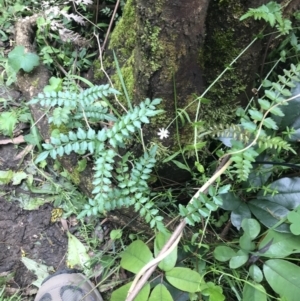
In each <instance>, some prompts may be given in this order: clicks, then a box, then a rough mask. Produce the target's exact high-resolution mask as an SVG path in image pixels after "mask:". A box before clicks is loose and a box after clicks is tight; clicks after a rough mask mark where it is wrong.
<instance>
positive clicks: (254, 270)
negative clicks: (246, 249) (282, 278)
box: [249, 264, 264, 282]
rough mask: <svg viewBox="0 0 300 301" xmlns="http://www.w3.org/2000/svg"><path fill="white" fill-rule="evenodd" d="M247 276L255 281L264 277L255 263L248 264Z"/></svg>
mask: <svg viewBox="0 0 300 301" xmlns="http://www.w3.org/2000/svg"><path fill="white" fill-rule="evenodd" d="M249 276H250V277H251V278H252V279H253V280H254V281H255V282H261V281H262V280H263V278H264V276H263V273H262V271H261V269H260V268H259V267H258V266H257V265H256V264H252V265H251V266H250V268H249Z"/></svg>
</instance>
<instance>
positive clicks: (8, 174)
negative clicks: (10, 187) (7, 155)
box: [0, 170, 14, 185]
mask: <svg viewBox="0 0 300 301" xmlns="http://www.w3.org/2000/svg"><path fill="white" fill-rule="evenodd" d="M13 176H14V172H13V171H12V170H0V185H5V184H8V183H9V182H10V181H11V179H12V178H13Z"/></svg>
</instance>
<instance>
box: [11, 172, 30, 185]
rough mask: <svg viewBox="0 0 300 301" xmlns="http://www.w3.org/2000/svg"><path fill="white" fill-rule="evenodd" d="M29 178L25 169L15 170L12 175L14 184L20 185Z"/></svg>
mask: <svg viewBox="0 0 300 301" xmlns="http://www.w3.org/2000/svg"><path fill="white" fill-rule="evenodd" d="M26 178H27V174H26V173H25V172H24V171H18V172H15V173H14V175H13V177H12V181H13V182H12V185H19V184H21V182H22V180H24V179H26Z"/></svg>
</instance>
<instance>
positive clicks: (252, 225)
mask: <svg viewBox="0 0 300 301" xmlns="http://www.w3.org/2000/svg"><path fill="white" fill-rule="evenodd" d="M242 228H243V230H244V232H245V233H247V234H248V235H249V237H250V238H251V239H252V240H253V239H254V238H256V237H257V235H258V234H259V232H260V224H259V222H258V221H257V220H256V219H253V218H245V219H244V220H243V221H242Z"/></svg>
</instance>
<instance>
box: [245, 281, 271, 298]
mask: <svg viewBox="0 0 300 301" xmlns="http://www.w3.org/2000/svg"><path fill="white" fill-rule="evenodd" d="M242 301H267V293H266V290H265V289H264V287H263V286H262V285H261V284H259V283H255V282H251V284H248V283H245V286H244V289H243V299H242Z"/></svg>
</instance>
